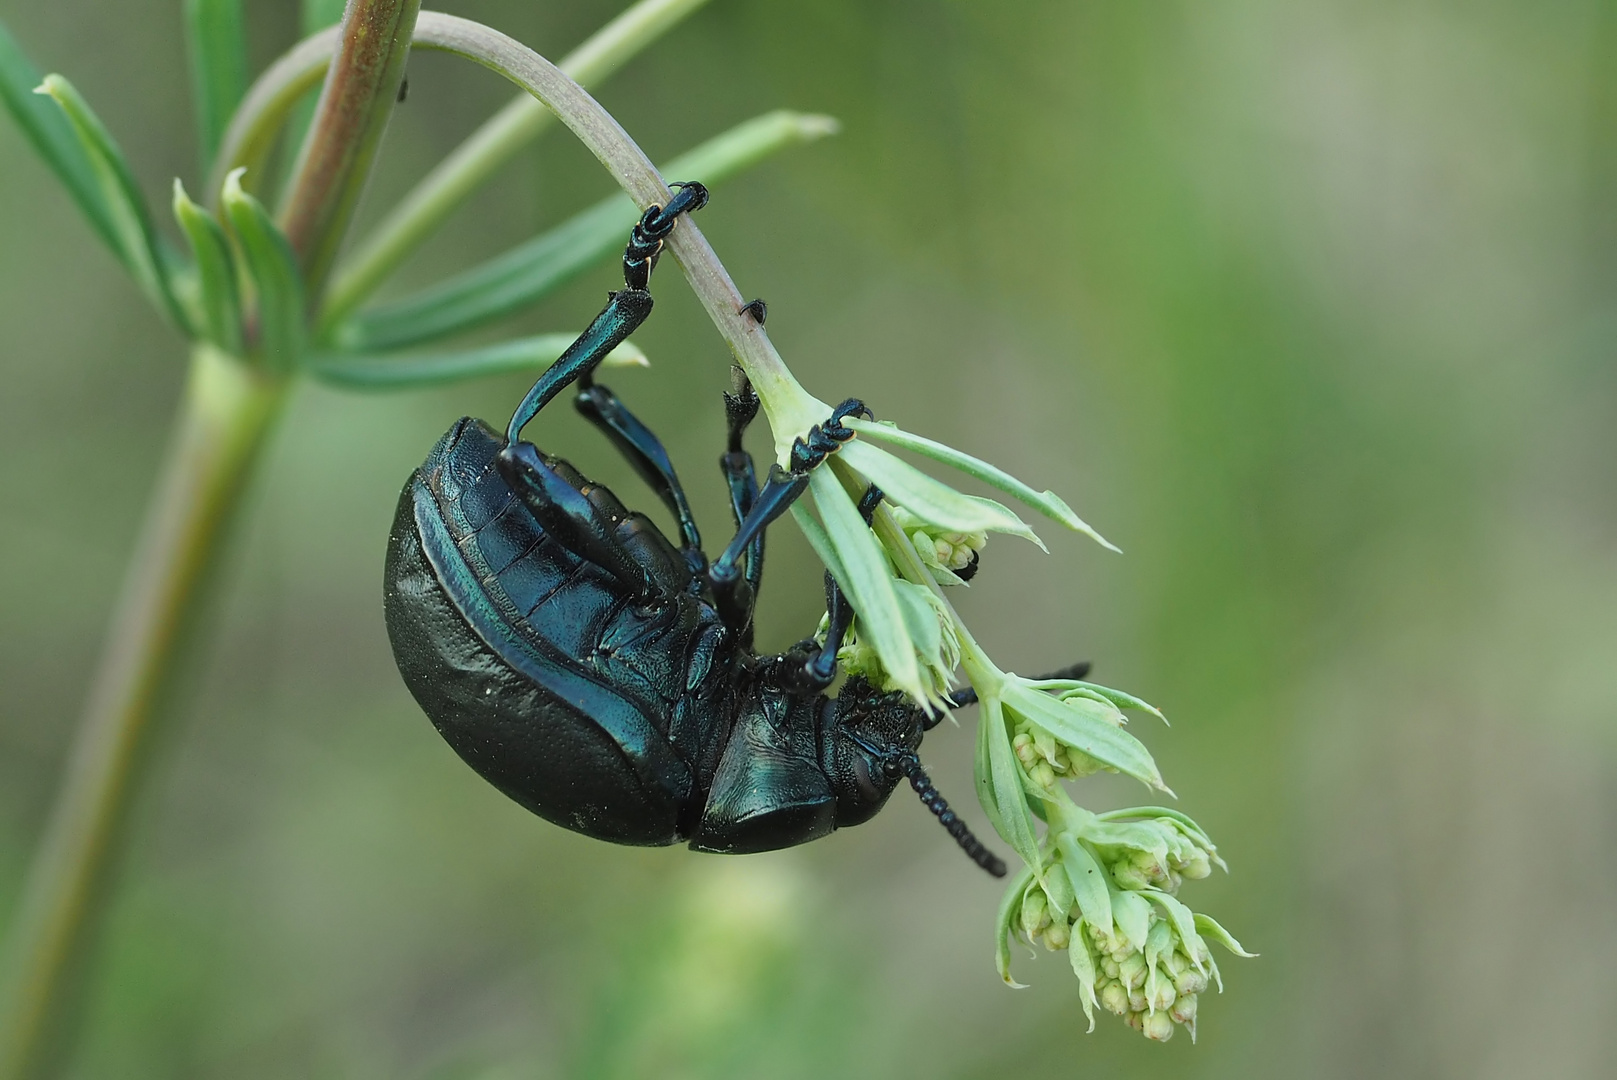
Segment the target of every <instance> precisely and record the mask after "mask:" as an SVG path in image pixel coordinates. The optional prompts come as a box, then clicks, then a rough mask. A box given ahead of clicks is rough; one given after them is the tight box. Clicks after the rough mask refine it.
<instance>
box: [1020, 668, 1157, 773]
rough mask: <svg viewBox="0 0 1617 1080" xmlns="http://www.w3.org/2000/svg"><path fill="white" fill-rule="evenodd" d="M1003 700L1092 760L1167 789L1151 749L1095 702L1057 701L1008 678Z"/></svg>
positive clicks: (1077, 700) (1040, 691) (1079, 699)
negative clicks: (1107, 718) (1111, 718)
mask: <svg viewBox="0 0 1617 1080" xmlns="http://www.w3.org/2000/svg"><path fill="white" fill-rule="evenodd" d="M1005 704H1006V707H1008V708H1010V709H1013V710H1015V711H1016V712H1017V713H1019V714H1021V715H1022V716H1023V717H1025V718H1026V719H1028V720H1030V721H1032V722H1033V723H1035V724H1038V725H1039V726H1041V727H1043V728H1044V729H1045V730H1047V731H1048V732H1050V734H1052V735H1054V736H1055V737H1056V738H1057V739H1060V740H1061V741H1062V742H1064V743H1066V744H1067V745H1069V746H1071V747H1074V748H1075V749H1078V750H1081V751H1083V752H1084V753H1086V754H1088V755H1089V756H1090V757H1092V758H1094V759H1095V760H1096V761H1099V762H1101V763H1102V764H1105V765H1110V766H1111V767H1112V768H1114V769H1116V770H1117V771H1118V772H1121V773H1123V774H1125V775H1127V776H1132V777H1134V778H1135V779H1136V780H1139V781H1140V782H1141V783H1143V784H1148V785H1150V786H1151V787H1154V788H1160V789H1161V790H1163V791H1167V790H1168V787H1167V785H1165V784H1164V783H1163V782H1162V774H1161V772H1159V771H1158V769H1157V763H1156V762H1155V761H1153V760H1152V758H1151V752H1150V751H1149V750H1147V749H1146V748H1145V745H1144V744H1143V743H1141V742H1140V740H1139V739H1136V738H1135V737H1134V736H1133V735H1130V734H1129V733H1128V732H1126V731H1124V730H1123V729H1122V728H1120V727H1117V726H1116V725H1115V724H1112V723H1111V722H1109V721H1108V720H1106V719H1105V718H1104V714H1101V713H1099V712H1098V710H1099V703H1098V702H1091V701H1085V700H1084V699H1082V698H1077V699H1074V700H1072V701H1057V700H1056V699H1055V698H1053V697H1051V696H1050V695H1049V694H1046V693H1044V692H1043V691H1042V690H1034V689H1032V688H1031V687H1029V686H1027V685H1026V684H1025V683H1021V682H1012V683H1011V684H1010V685H1009V686H1007V687H1006V689H1005Z"/></svg>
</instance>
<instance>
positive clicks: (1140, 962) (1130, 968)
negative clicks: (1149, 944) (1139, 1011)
mask: <svg viewBox="0 0 1617 1080" xmlns="http://www.w3.org/2000/svg"><path fill="white" fill-rule="evenodd" d="M1145 976H1146V965H1145V957H1144V956H1141V955H1140V954H1139V953H1137V952H1131V953H1129V954H1128V955H1127V956H1125V957H1124V958H1123V959H1122V960H1121V961H1119V962H1118V965H1117V977H1118V979H1119V980H1121V981H1122V983H1123V985H1124V986H1126V987H1128V988H1129V989H1130V990H1134V989H1136V988H1138V987H1139V986H1140V985H1141V984H1142V983H1144V982H1145ZM1141 1007H1142V1008H1143V1007H1144V1006H1141Z"/></svg>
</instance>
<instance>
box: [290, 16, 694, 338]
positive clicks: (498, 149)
mask: <svg viewBox="0 0 1617 1080" xmlns="http://www.w3.org/2000/svg"><path fill="white" fill-rule="evenodd" d="M705 3H707V0H641V2H640V3H638V4H636V5H635V6H634V7H632V8H629V9H628V10H627V11H625V12H624V13H623V14H621V15H619V16H618V17H617V18H616V19H613V20H612V21H611V22H609V23H607V24H606V25H605V26H603V27H602V28H601V29H600V30H599V31H598V32H597V33H595V34H594V35H593V36H592V37H590V39H589V40H588V41H586V42H584V44H582V45H580V46H579V47H578V48H576V49H574V50H573V51H572V52H571V53H569V54H568V55H567V56H565V57H563V58H562V60H561V62H560V63H559V64H558V65H557V66H558V67H559V68H560V69H561V70H562V71H563V72H565V73H566V74H567V75H568V76H569V77H571V78H572V79H574V80H576V81H577V82H578V83H580V84H581V85H584V86H589V85H592V84H594V83H596V82H599V81H600V80H602V79H604V78H606V77H607V76H608V75H610V74H611V73H612V72H614V71H616V70H617V69H618V68H619V67H621V66H622V65H623V64H624V62H626V61H627V60H628V59H629V58H630V57H632V56H634V54H635V53H637V52H639V51H640V50H641V49H643V48H645V47H646V46H647V45H649V44H650V43H651V42H653V41H655V40H656V39H657V38H658V37H660V36H661V35H662V34H663V33H664V32H666V31H667V30H668V29H669V28H670V27H671V26H673V25H675V24H676V23H678V22H679V21H680V20H681V19H683V18H685V17H686V16H687V15H689V14H690V13H691V12H693V11H695V10H696V9H697V8H699V7H701V6H702V5H703V4H705ZM554 117H555V114H554V113H552V112H551V111H550V110H549V109H547V108H545V107H544V105H542V104H540V103H539V102H538V101H536V100H535V99H534V98H533V97H532V96H531V95H528V94H521V95H519V96H517V97H516V98H514V99H512V101H511V102H510V103H509V104H508V105H506V106H505V107H504V108H503V109H501V110H500V111H499V112H497V113H495V114H494V115H493V116H491V117H489V119H488V120H486V121H485V122H484V123H483V125H482V126H481V127H479V128H478V129H477V130H476V131H474V132H472V134H471V135H470V136H469V137H468V138H467V139H466V141H465V142H463V143H461V144H460V145H459V146H457V147H456V148H455V149H454V150H453V151H451V152H450V154H449V156H448V157H446V158H444V159H443V160H442V161H440V162H439V163H438V164H437V165H435V166H434V167H433V169H432V171H431V172H429V173H428V174H427V175H426V176H424V177H422V179H421V181H420V182H419V183H417V184H416V186H415V187H414V188H413V189H411V191H410V193H409V194H408V195H406V196H405V197H404V198H403V199H402V200H400V202H399V204H398V205H397V206H395V207H394V208H393V209H392V210H391V211H389V212H388V215H387V217H386V218H384V219H383V221H382V223H381V224H380V225H378V226H377V227H376V230H375V231H374V232H373V233H372V234H371V235H370V236H369V237H368V238H366V239H365V241H364V242H363V243H361V244H360V245H359V246H358V248H357V250H355V252H354V253H353V255H352V256H351V258H349V259H347V260H345V262H344V265H343V267H342V270H341V272H340V273H338V274H337V277H336V280H335V281H333V282H332V285H331V289H330V291H329V293H328V295H327V297H326V303H325V307H324V309H323V310H322V311H321V313H320V328H321V330H323V329H325V328H329V327H331V326H333V325H335V324H336V323H337V321H338V320H340V319H341V318H342V317H343V316H344V315H347V314H348V313H349V312H351V311H353V310H354V309H355V308H356V307H358V306H359V305H360V303H362V302H363V301H364V300H365V298H366V297H368V296H370V295H371V293H373V292H374V291H375V290H376V287H377V286H378V285H380V284H381V283H382V282H383V281H384V280H386V278H387V276H388V275H389V274H391V273H392V272H393V271H394V270H395V269H397V268H398V266H399V264H400V263H402V262H403V261H404V260H405V258H406V257H408V256H409V254H410V253H411V252H412V251H414V250H415V249H416V248H418V247H420V246H421V243H422V242H423V241H424V240H426V239H427V237H429V236H431V235H432V233H433V231H434V230H435V229H437V228H438V226H439V225H441V224H443V222H444V219H445V218H447V217H448V216H449V215H450V213H451V212H452V211H453V210H454V209H455V208H456V207H458V206H459V205H460V204H461V203H463V202H465V201H466V198H467V196H469V195H470V194H471V193H472V192H473V191H475V190H476V189H477V188H478V187H479V186H481V185H482V184H483V182H484V181H486V180H487V179H488V178H489V177H490V176H492V175H494V172H495V171H496V170H497V169H499V168H500V166H502V165H504V164H505V163H506V162H507V161H509V160H511V158H512V157H514V156H515V155H516V153H517V152H518V151H519V150H521V149H522V148H523V147H524V146H527V145H528V144H529V143H531V142H532V141H533V140H534V139H536V138H538V137H539V135H540V134H541V133H543V132H544V130H545V129H546V128H548V127H549V126H550V123H551V121H552V120H553V119H554ZM316 333H317V335H318V334H319V333H320V330H317V331H316Z"/></svg>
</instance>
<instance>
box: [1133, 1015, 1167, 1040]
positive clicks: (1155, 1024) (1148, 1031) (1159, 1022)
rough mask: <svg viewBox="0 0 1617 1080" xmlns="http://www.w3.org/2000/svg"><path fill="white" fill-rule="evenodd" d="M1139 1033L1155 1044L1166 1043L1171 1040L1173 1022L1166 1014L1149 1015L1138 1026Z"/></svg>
mask: <svg viewBox="0 0 1617 1080" xmlns="http://www.w3.org/2000/svg"><path fill="white" fill-rule="evenodd" d="M1140 1031H1141V1032H1142V1033H1143V1034H1144V1035H1145V1037H1146V1038H1148V1039H1152V1040H1154V1041H1156V1042H1167V1041H1168V1040H1169V1039H1171V1038H1173V1021H1172V1020H1170V1019H1169V1018H1168V1014H1167V1013H1160V1012H1158V1013H1149V1014H1147V1015H1146V1017H1145V1018H1144V1021H1143V1022H1142V1023H1141V1025H1140Z"/></svg>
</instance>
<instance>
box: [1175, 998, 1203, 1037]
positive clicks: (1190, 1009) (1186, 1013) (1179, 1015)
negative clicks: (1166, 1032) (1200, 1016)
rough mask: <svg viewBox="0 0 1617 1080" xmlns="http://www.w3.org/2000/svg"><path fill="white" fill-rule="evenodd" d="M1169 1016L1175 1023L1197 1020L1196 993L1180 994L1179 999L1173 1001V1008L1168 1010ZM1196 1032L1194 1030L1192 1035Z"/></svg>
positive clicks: (1188, 1022)
mask: <svg viewBox="0 0 1617 1080" xmlns="http://www.w3.org/2000/svg"><path fill="white" fill-rule="evenodd" d="M1168 1016H1169V1017H1170V1018H1171V1019H1172V1020H1173V1021H1174V1022H1175V1023H1180V1024H1194V1023H1195V1022H1196V995H1195V994H1180V995H1179V998H1178V1000H1176V1001H1175V1002H1174V1003H1173V1008H1171V1009H1169V1010H1168ZM1195 1034H1196V1033H1195V1032H1194V1031H1192V1032H1191V1035H1192V1036H1194V1035H1195Z"/></svg>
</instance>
